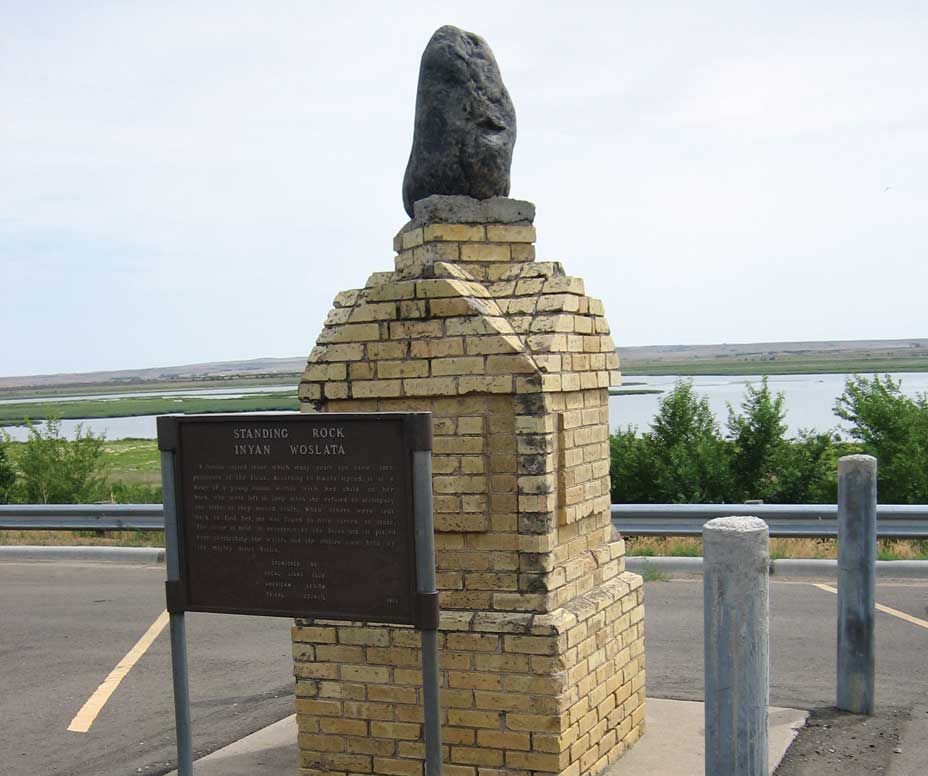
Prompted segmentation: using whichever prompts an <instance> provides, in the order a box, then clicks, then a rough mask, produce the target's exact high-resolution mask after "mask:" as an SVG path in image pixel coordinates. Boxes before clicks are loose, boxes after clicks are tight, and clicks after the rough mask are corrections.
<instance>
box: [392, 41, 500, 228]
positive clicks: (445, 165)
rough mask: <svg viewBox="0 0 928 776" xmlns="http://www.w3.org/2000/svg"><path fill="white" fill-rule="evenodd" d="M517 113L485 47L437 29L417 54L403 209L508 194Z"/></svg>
mask: <svg viewBox="0 0 928 776" xmlns="http://www.w3.org/2000/svg"><path fill="white" fill-rule="evenodd" d="M515 142H516V112H515V109H514V108H513V106H512V100H511V99H510V98H509V92H507V91H506V87H505V86H504V85H503V79H502V76H501V75H500V73H499V66H498V65H497V64H496V59H495V58H494V57H493V52H492V51H491V50H490V47H489V46H488V45H487V43H486V41H485V40H484V39H483V38H481V37H480V36H478V35H474V33H472V32H465V31H464V30H459V29H458V28H457V27H451V26H445V27H441V28H440V29H438V30H437V31H436V32H435V34H434V35H432V39H431V40H430V41H429V43H428V45H427V46H426V47H425V52H424V53H423V54H422V63H421V64H420V66H419V91H418V93H417V95H416V119H415V129H414V132H413V138H412V151H411V152H410V154H409V163H408V164H407V166H406V175H405V177H404V178H403V206H404V207H405V208H406V212H407V213H408V214H409V215H410V217H412V216H413V203H414V202H416V201H417V200H420V199H423V198H425V197H428V196H430V195H432V194H464V195H466V196H469V197H474V198H475V199H488V198H490V197H497V196H502V197H505V196H507V195H508V194H509V169H510V167H511V165H512V147H513V145H515Z"/></svg>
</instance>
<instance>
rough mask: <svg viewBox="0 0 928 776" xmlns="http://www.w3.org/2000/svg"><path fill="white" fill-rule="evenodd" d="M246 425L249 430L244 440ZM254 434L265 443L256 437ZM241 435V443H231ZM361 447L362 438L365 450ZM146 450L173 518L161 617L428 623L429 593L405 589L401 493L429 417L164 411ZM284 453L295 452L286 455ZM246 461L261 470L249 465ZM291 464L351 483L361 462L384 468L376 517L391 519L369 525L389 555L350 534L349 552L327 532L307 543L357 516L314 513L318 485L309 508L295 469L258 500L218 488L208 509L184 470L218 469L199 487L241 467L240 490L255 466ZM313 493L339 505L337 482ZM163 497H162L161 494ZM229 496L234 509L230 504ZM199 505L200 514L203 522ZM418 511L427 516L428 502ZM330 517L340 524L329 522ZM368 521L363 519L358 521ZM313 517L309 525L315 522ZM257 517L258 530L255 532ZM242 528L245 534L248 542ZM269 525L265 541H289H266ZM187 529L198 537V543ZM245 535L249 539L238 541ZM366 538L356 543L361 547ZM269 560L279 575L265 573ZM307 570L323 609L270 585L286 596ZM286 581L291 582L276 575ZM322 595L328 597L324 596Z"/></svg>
mask: <svg viewBox="0 0 928 776" xmlns="http://www.w3.org/2000/svg"><path fill="white" fill-rule="evenodd" d="M338 428H340V429H342V432H341V433H344V434H345V436H344V437H340V436H335V437H328V436H322V437H320V434H321V433H322V430H323V429H327V430H328V431H326V432H325V433H326V434H329V433H331V429H338ZM314 429H315V432H314ZM247 430H251V431H252V432H253V434H248V432H247ZM265 431H266V432H267V433H268V436H266V437H262V436H261V434H264V433H265ZM243 434H244V435H245V436H244V437H243V436H241V435H243ZM330 440H331V441H332V448H333V452H332V453H331V454H329V453H328V452H325V451H327V450H328V449H329V445H328V441H330ZM317 442H318V444H317ZM366 442H372V443H373V446H372V445H370V444H365V443H366ZM239 443H241V444H239ZM293 445H295V446H296V447H295V448H294V447H293ZM378 445H379V447H378ZM158 447H159V449H161V450H162V451H169V452H170V453H172V454H173V455H172V456H171V457H172V458H173V462H174V467H173V468H174V472H173V473H174V494H173V503H174V510H175V515H176V523H177V524H176V531H175V532H174V535H176V537H177V538H176V544H177V547H176V551H177V557H178V559H179V568H180V574H179V578H178V579H172V580H169V582H168V583H167V598H168V609H169V610H170V611H171V612H177V613H179V612H184V611H197V612H218V613H223V614H247V615H268V616H275V617H308V618H319V619H331V620H356V621H363V622H384V623H399V624H409V625H415V626H416V627H419V628H426V629H428V628H434V627H436V625H437V622H436V620H437V615H436V611H435V610H436V606H435V603H436V602H435V600H433V599H435V598H437V596H435V595H434V594H431V595H430V594H423V593H419V592H417V588H418V585H417V575H416V545H415V521H414V513H415V504H414V498H415V488H414V486H413V478H414V465H413V459H414V456H413V453H414V452H415V451H423V450H427V451H430V450H431V449H432V433H431V414H430V413H427V412H425V413H423V412H415V413H369V412H356V413H277V414H225V415H190V416H165V417H159V418H158ZM239 447H241V450H240V451H239V450H238V448H239ZM339 447H341V448H342V452H340V453H339V452H338V451H337V448H339ZM295 449H299V450H302V451H303V452H302V453H297V452H288V450H295ZM258 460H260V461H261V463H257V461H258ZM294 460H298V461H299V462H300V463H299V466H301V467H302V469H301V471H302V472H303V474H302V475H300V476H309V474H310V469H312V472H313V473H314V476H315V474H318V472H317V471H316V468H313V467H317V468H319V469H321V468H322V467H323V466H328V467H329V468H330V469H331V468H335V467H338V466H339V465H342V466H345V467H348V466H354V467H356V468H355V470H353V472H352V476H353V477H354V480H353V481H357V479H358V477H359V476H360V474H359V472H363V471H364V467H365V466H390V467H393V468H392V469H390V470H389V471H394V472H395V476H392V477H391V478H390V479H389V483H391V484H392V493H393V494H394V497H393V500H392V502H391V504H389V505H388V507H389V508H388V510H387V513H388V514H392V520H393V523H392V524H387V522H388V521H387V522H385V521H384V520H381V522H380V524H379V525H381V526H385V528H384V530H385V531H386V530H394V531H395V533H394V534H393V536H395V542H393V546H394V547H395V549H396V552H397V556H398V557H392V556H389V557H387V556H385V555H384V554H383V553H381V554H380V555H378V554H377V548H372V547H370V546H362V545H361V544H360V542H362V539H361V538H354V536H355V535H359V534H360V533H361V532H359V531H358V530H355V531H354V533H353V534H350V536H351V538H349V540H348V542H349V545H351V546H348V547H346V546H344V545H342V544H339V542H338V541H337V540H336V539H334V538H332V537H331V536H330V537H329V541H328V542H327V541H326V540H325V537H323V538H322V539H319V536H320V535H322V534H324V533H325V531H324V530H323V528H322V527H321V526H322V525H326V526H328V528H327V529H326V530H327V531H328V532H329V533H330V534H337V533H338V532H339V530H341V529H340V528H339V525H341V524H344V522H345V521H349V520H354V523H353V526H355V527H356V526H358V525H359V523H358V521H359V520H361V518H359V517H358V516H357V514H353V515H352V514H350V513H349V512H350V504H349V506H348V507H336V506H334V505H332V506H330V507H324V506H320V503H319V495H320V494H319V493H318V488H317V489H316V490H317V492H316V493H315V494H313V495H315V496H316V497H317V500H316V501H312V499H311V496H308V495H307V493H306V492H305V491H306V490H307V487H308V486H305V478H304V479H303V480H300V479H299V478H298V477H297V475H295V474H294V475H293V478H294V479H296V480H297V482H296V484H295V485H294V484H293V483H292V482H288V483H287V484H285V485H276V486H275V485H273V484H272V482H273V481H269V480H257V481H259V482H260V485H259V488H260V495H257V494H256V493H255V492H254V491H249V489H248V485H246V484H239V485H237V486H235V487H234V489H233V490H234V492H235V495H234V497H233V496H228V494H227V493H225V491H223V497H225V498H226V501H225V502H221V503H220V504H219V505H218V506H214V504H213V501H211V500H210V490H209V487H210V486H208V485H204V484H202V482H201V483H200V484H199V485H194V482H195V480H194V471H195V470H196V471H198V472H219V474H218V475H209V474H203V473H201V474H198V475H197V476H198V477H200V478H201V480H206V481H207V482H208V481H209V480H210V477H215V476H218V477H220V478H222V481H223V482H226V481H228V480H226V479H225V478H227V477H229V478H235V477H236V476H238V475H237V474H236V472H237V471H238V468H237V467H239V468H240V467H244V468H242V469H241V471H242V472H245V474H243V475H242V476H243V477H245V476H250V477H251V478H252V479H251V483H252V485H251V486H252V487H255V482H256V480H255V478H254V474H255V470H257V471H266V470H269V467H274V466H279V467H285V466H287V465H290V464H292V462H293V461H294ZM293 465H295V464H293ZM249 466H251V467H252V468H248V467H249ZM262 467H264V468H262ZM281 470H282V471H285V472H289V471H291V470H290V469H281ZM240 482H244V479H243V480H241V481H240ZM301 485H302V486H303V491H302V492H301V491H300V487H301ZM322 487H325V488H326V493H327V494H330V495H331V496H332V497H333V501H335V500H337V499H341V498H343V497H344V491H345V489H346V488H349V486H348V485H346V483H345V482H341V483H338V482H336V483H335V485H334V488H335V490H332V487H333V486H332V485H331V484H329V485H324V486H322ZM339 487H341V488H342V490H341V491H340V490H338V488H339ZM229 488H232V486H229ZM371 488H373V486H371ZM198 489H199V490H198ZM214 490H215V491H216V492H218V491H219V490H221V487H220V486H216V487H215V488H214ZM280 493H284V494H285V495H280ZM195 496H196V502H195ZM165 498H166V499H167V498H169V494H168V493H167V492H166V493H165ZM216 498H217V499H218V498H221V497H219V496H217V497H216ZM259 498H260V499H263V501H262V502H261V506H260V507H258V506H253V508H252V509H251V510H249V508H248V503H249V500H250V499H251V500H254V499H259ZM349 498H350V497H349ZM287 499H289V502H288V501H287ZM231 500H234V501H235V503H234V504H232V503H231ZM301 500H302V502H305V503H306V504H307V506H306V509H307V510H310V509H311V512H312V513H313V514H314V515H315V517H313V516H312V515H310V512H309V511H304V512H303V513H302V514H300V513H299V509H300V507H298V506H297V504H298V503H301ZM281 502H282V503H283V504H284V506H285V508H286V509H287V510H288V511H287V513H286V514H285V515H280V514H279V513H278V512H276V511H275V510H276V507H274V508H273V509H272V508H271V507H270V505H271V504H272V503H277V504H279V503H281ZM211 507H212V508H211ZM356 508H357V511H363V512H365V514H368V513H370V512H371V511H372V510H371V509H370V508H369V507H364V508H363V509H362V507H360V506H356ZM204 510H206V512H209V513H211V514H209V515H208V516H204ZM261 510H263V514H264V516H263V517H261V518H260V520H258V517H257V514H258V512H260V511H261ZM326 510H329V511H326ZM332 510H335V511H332ZM428 513H429V514H431V504H429V509H428ZM336 514H341V515H342V517H341V518H339V517H336V516H335V515H336ZM278 518H280V519H281V520H284V521H285V522H286V523H287V524H288V525H289V530H290V531H292V532H293V533H291V534H289V535H288V534H286V531H285V529H282V528H281V527H280V526H278V525H277V524H276V523H277V522H279V520H278ZM269 519H270V520H271V522H272V523H273V524H274V525H273V529H272V528H271V526H270V525H269V524H268V523H267V522H266V521H267V520H269ZM372 519H373V516H371V515H369V516H368V517H366V518H364V520H372ZM212 520H215V521H218V524H219V525H221V526H222V529H223V530H225V529H227V528H231V529H232V530H233V532H234V534H235V535H234V536H230V535H227V534H224V533H223V530H220V529H218V528H216V525H212V524H211V521H212ZM313 520H316V523H315V524H314V523H313V522H312V521H313ZM256 521H257V522H256ZM339 521H341V523H339ZM258 522H260V526H259V528H258V529H256V525H257V524H258ZM243 523H244V525H242V524H243ZM333 526H334V527H333ZM313 529H315V531H316V532H317V533H316V534H313V536H312V538H307V536H306V532H307V531H310V532H311V531H312V530H313ZM249 530H250V531H252V532H253V533H254V535H250V534H249ZM270 530H273V531H274V532H276V534H277V537H279V536H284V538H286V539H289V540H290V541H289V542H281V541H278V540H277V538H276V537H275V538H274V539H271V538H270V537H269V534H268V533H267V532H268V531H270ZM197 531H200V532H201V533H200V534H199V538H198V533H197ZM210 532H211V533H210ZM261 532H264V533H261ZM259 533H260V534H261V535H260V536H258V534H259ZM204 537H206V538H204ZM249 539H251V540H252V542H253V544H250V545H249V544H248V540H249ZM376 541H377V540H376V539H371V538H368V539H367V540H366V542H367V544H373V543H376ZM209 542H213V544H209ZM230 542H238V544H237V545H236V544H234V543H232V544H230ZM262 542H264V544H262ZM223 561H226V565H223ZM275 561H276V562H277V564H276V566H277V568H278V569H282V571H280V570H277V571H275V570H273V567H274V566H275V563H274V562H275ZM268 563H270V564H271V566H270V567H269V566H268ZM211 564H219V565H217V566H214V565H211ZM301 564H302V565H301ZM230 565H231V566H234V567H230ZM308 568H312V569H321V570H314V571H311V572H310V573H311V574H317V575H320V577H319V578H320V579H322V582H321V583H319V584H318V585H316V586H317V587H319V586H321V587H322V588H323V593H321V595H322V596H323V597H324V599H328V600H327V601H326V602H325V603H322V604H320V603H319V602H318V601H313V600H310V601H308V602H299V603H298V602H296V601H294V599H293V595H292V594H291V595H288V594H287V593H281V592H280V589H284V590H290V589H292V588H293V586H294V585H296V586H297V587H299V585H300V580H303V579H305V577H304V576H301V575H305V574H306V573H307V569H308ZM355 570H359V571H360V572H361V573H363V572H365V571H366V572H367V574H372V573H376V574H377V575H379V583H376V582H374V580H373V579H368V578H367V577H365V578H364V582H363V583H362V582H361V581H360V580H359V578H358V574H350V573H346V572H347V571H355ZM330 573H331V574H333V575H334V576H335V577H336V578H338V579H339V580H340V582H339V584H337V585H335V586H334V588H332V587H330V586H329V583H328V575H329V574H330ZM287 574H292V575H293V576H291V577H288V576H287ZM268 584H271V585H273V586H275V587H273V588H270V590H272V591H273V592H269V587H268ZM307 585H309V583H306V582H305V581H304V582H303V588H302V589H303V591H304V592H303V595H304V596H306V595H310V596H312V595H314V594H311V593H306V592H305V591H306V587H307ZM333 590H334V597H333V598H331V599H329V598H328V597H329V593H330V592H333ZM262 591H263V592H262ZM316 595H319V594H316ZM269 596H274V597H273V598H269Z"/></svg>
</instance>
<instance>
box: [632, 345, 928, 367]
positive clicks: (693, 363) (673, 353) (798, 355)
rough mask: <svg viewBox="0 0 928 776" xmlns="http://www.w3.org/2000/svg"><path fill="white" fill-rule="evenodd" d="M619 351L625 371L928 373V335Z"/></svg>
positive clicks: (642, 348)
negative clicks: (919, 337) (918, 337)
mask: <svg viewBox="0 0 928 776" xmlns="http://www.w3.org/2000/svg"><path fill="white" fill-rule="evenodd" d="M618 351H619V356H620V358H621V361H622V371H623V372H624V373H625V374H681V375H688V374H689V375H694V374H764V373H769V374H788V373H815V372H884V371H885V372H907V371H919V372H921V371H928V339H905V340H828V341H824V342H748V343H741V344H737V343H722V344H718V345H649V346H644V347H628V348H619V349H618Z"/></svg>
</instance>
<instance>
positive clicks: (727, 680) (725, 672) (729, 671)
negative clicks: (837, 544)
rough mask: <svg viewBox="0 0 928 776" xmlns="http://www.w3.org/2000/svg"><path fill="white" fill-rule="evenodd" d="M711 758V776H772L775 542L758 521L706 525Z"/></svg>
mask: <svg viewBox="0 0 928 776" xmlns="http://www.w3.org/2000/svg"><path fill="white" fill-rule="evenodd" d="M702 536H703V596H704V607H705V611H704V617H705V630H704V638H705V681H706V706H705V714H706V757H705V772H706V774H711V776H768V773H767V699H768V696H769V663H768V635H769V613H770V610H769V597H768V573H769V565H770V539H769V532H768V530H767V524H766V523H765V522H764V521H763V520H761V519H759V518H757V517H718V518H716V519H715V520H710V521H709V522H708V523H706V524H705V525H704V526H703V531H702Z"/></svg>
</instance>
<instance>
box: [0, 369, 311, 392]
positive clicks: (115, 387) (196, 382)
mask: <svg viewBox="0 0 928 776" xmlns="http://www.w3.org/2000/svg"><path fill="white" fill-rule="evenodd" d="M300 377H301V373H300V372H279V373H276V372H275V373H274V374H265V375H256V376H249V377H242V376H236V377H223V376H219V375H216V376H211V377H209V376H208V377H198V378H195V379H189V380H185V379H176V380H171V379H168V380H151V381H133V382H120V381H119V380H111V381H109V382H105V383H70V384H68V383H64V384H61V385H57V386H55V387H53V388H41V387H36V388H0V399H32V398H42V397H48V398H55V397H58V396H93V395H94V394H100V393H148V392H155V391H181V390H188V389H201V390H215V389H219V388H258V387H260V386H263V385H285V384H287V383H292V384H293V386H294V391H296V385H297V383H299V382H300Z"/></svg>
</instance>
